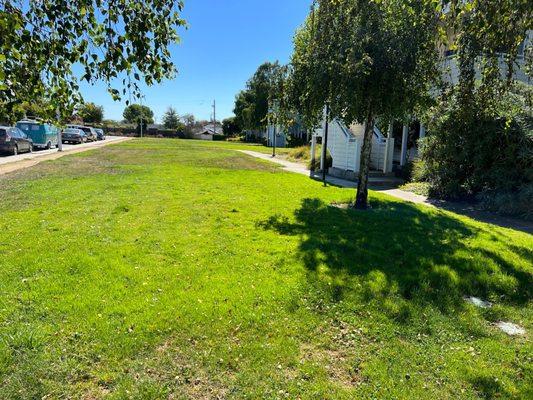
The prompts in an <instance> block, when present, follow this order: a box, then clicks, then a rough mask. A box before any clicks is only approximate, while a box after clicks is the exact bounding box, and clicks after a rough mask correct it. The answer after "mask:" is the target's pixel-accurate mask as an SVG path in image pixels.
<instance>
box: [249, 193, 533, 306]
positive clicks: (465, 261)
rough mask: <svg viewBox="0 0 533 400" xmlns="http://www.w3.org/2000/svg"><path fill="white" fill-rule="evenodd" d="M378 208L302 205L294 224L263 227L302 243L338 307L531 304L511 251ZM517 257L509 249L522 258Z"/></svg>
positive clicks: (457, 228)
mask: <svg viewBox="0 0 533 400" xmlns="http://www.w3.org/2000/svg"><path fill="white" fill-rule="evenodd" d="M372 204H373V206H374V208H373V209H372V210H368V211H357V210H352V209H342V208H339V207H335V206H331V205H328V204H325V203H324V202H322V201H321V200H319V199H304V200H303V202H302V204H301V207H300V208H299V209H297V210H296V211H295V213H294V218H287V217H283V216H279V215H275V216H272V217H270V218H269V219H268V220H266V221H263V222H261V223H259V225H260V226H261V227H262V228H263V229H268V230H274V231H276V232H278V233H280V234H282V235H288V236H295V235H297V236H299V238H300V243H299V248H298V252H297V257H298V258H299V259H300V260H301V261H302V262H303V264H304V265H305V267H306V268H307V269H308V271H309V272H310V274H311V276H312V278H313V279H314V278H316V277H318V276H321V277H325V278H326V279H329V285H333V287H334V295H333V297H334V298H337V299H339V298H342V297H343V296H346V295H349V294H353V293H354V292H358V293H359V294H362V295H363V296H366V299H367V300H372V299H376V298H381V299H386V298H391V296H397V297H400V298H403V299H405V300H410V299H413V298H416V299H417V300H422V301H423V302H429V303H431V304H432V305H434V306H436V307H437V308H439V309H440V310H441V311H443V312H446V313H448V312H453V311H456V310H457V309H458V308H460V307H462V306H463V304H464V301H463V300H462V299H463V296H464V295H476V296H479V297H482V298H489V297H490V296H492V297H494V296H495V295H496V296H503V298H504V299H505V301H507V302H510V303H514V304H524V303H526V302H527V301H529V299H530V298H531V293H530V290H531V289H530V288H531V286H532V285H531V283H532V280H531V277H532V275H531V274H528V273H527V272H525V271H524V270H523V269H520V268H519V267H517V266H515V265H513V264H512V263H511V262H509V261H507V260H505V259H504V258H502V257H501V256H500V255H499V254H498V249H500V248H501V246H506V244H505V243H502V242H494V241H493V240H492V241H491V239H490V236H491V235H490V233H488V232H487V231H485V230H483V229H480V228H477V227H475V226H469V225H466V224H464V223H463V222H462V221H460V220H458V219H455V218H453V217H451V216H449V215H447V214H446V213H443V212H435V211H432V210H428V211H425V210H421V209H419V208H417V207H416V206H414V205H411V204H409V203H403V202H390V201H388V202H383V201H379V200H376V199H374V200H373V203H372ZM485 241H486V242H487V245H490V246H492V247H491V250H487V249H483V248H482V247H484V245H485ZM515 247H516V246H515ZM519 249H522V248H521V247H519ZM519 249H516V248H514V249H513V248H511V247H506V250H507V251H513V252H514V253H520V252H521V254H517V255H520V256H522V257H523V255H524V251H525V250H524V251H522V250H519ZM354 279H357V280H358V285H354ZM333 300H335V299H333Z"/></svg>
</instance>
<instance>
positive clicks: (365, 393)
mask: <svg viewBox="0 0 533 400" xmlns="http://www.w3.org/2000/svg"><path fill="white" fill-rule="evenodd" d="M238 146H239V145H238V144H226V143H200V142H195V141H177V140H164V139H161V140H155V139H152V140H150V139H145V140H134V141H129V142H125V143H122V144H119V145H113V146H109V147H106V148H102V149H99V150H96V151H92V152H87V153H81V154H77V155H71V156H66V157H64V158H61V159H58V160H55V161H51V162H45V163H41V164H39V165H37V166H35V167H33V168H31V169H27V170H23V171H19V172H16V173H13V174H10V175H6V176H2V177H0V204H1V206H2V214H1V216H2V217H1V218H0V294H1V296H0V398H1V399H65V398H72V399H100V398H106V399H108V398H109V399H130V398H131V399H167V398H171V399H211V398H212V399H217V398H218V399H223V398H229V399H243V398H249V399H257V398H266V399H278V398H290V399H297V398H300V399H354V398H379V399H458V398H461V399H463V398H464V399H478V398H507V399H525V398H531V397H532V395H533V391H532V387H533V381H532V377H533V371H532V363H531V359H532V357H533V346H532V345H531V341H530V337H531V332H532V328H533V318H532V316H533V312H532V304H531V299H532V296H531V290H532V283H533V280H532V277H533V267H532V264H533V263H532V262H533V254H532V252H533V250H532V247H533V239H532V237H531V236H530V235H527V234H525V233H521V232H516V231H512V230H507V229H503V228H497V227H494V226H491V225H487V224H482V223H476V222H474V221H472V220H470V219H467V218H464V217H458V216H456V215H454V214H451V213H447V212H442V211H437V210H433V209H430V208H424V207H419V206H415V205H412V204H408V203H403V202H400V201H397V200H394V199H393V198H390V197H386V196H384V195H379V194H377V193H371V202H372V205H373V208H372V209H371V210H369V211H365V212H359V211H354V210H347V209H342V208H338V207H335V206H332V205H331V204H332V203H335V202H336V203H343V202H346V201H348V200H349V199H350V198H351V197H352V196H353V195H354V193H353V191H352V190H343V189H339V188H333V187H328V188H324V187H322V186H321V184H320V183H318V182H314V181H312V180H309V179H307V178H306V177H304V176H299V175H296V174H290V173H286V172H283V171H281V170H280V169H279V168H278V167H276V166H274V165H272V164H269V163H265V162H261V161H258V160H255V159H252V158H251V157H248V156H246V155H243V154H241V153H238V152H236V151H235V150H234V149H236V148H240V147H238ZM465 295H477V296H480V297H482V298H484V299H487V300H490V301H493V302H494V303H495V305H494V307H492V308H490V309H480V308H476V307H474V306H472V305H470V304H469V303H466V302H465V301H464V300H463V296H465ZM500 320H505V321H511V322H514V323H517V324H520V325H521V326H523V327H524V328H526V330H527V335H526V336H525V337H508V336H506V335H505V334H503V333H502V332H500V331H499V330H498V329H497V328H495V327H494V326H493V323H494V322H496V321H500Z"/></svg>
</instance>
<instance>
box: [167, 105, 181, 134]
mask: <svg viewBox="0 0 533 400" xmlns="http://www.w3.org/2000/svg"><path fill="white" fill-rule="evenodd" d="M163 126H164V127H165V128H166V129H177V128H178V127H179V126H181V122H180V117H179V115H178V112H177V111H176V109H174V108H172V107H169V108H168V109H167V111H166V112H165V114H164V115H163Z"/></svg>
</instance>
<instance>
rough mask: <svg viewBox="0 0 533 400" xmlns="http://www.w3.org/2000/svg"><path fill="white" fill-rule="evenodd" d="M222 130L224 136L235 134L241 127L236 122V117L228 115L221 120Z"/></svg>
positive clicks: (239, 131)
mask: <svg viewBox="0 0 533 400" xmlns="http://www.w3.org/2000/svg"><path fill="white" fill-rule="evenodd" d="M222 131H223V132H224V135H226V136H235V135H237V134H239V133H241V131H242V128H241V127H240V126H239V124H238V123H237V118H236V117H230V118H226V119H225V120H223V121H222Z"/></svg>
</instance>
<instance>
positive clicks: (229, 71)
mask: <svg viewBox="0 0 533 400" xmlns="http://www.w3.org/2000/svg"><path fill="white" fill-rule="evenodd" d="M310 4H311V0H185V9H184V11H183V17H184V18H185V19H186V20H187V22H188V24H189V29H188V30H184V29H182V30H181V31H180V34H181V37H182V42H181V44H178V45H174V46H173V47H172V49H171V51H172V58H173V61H174V63H175V65H176V66H177V68H178V76H177V77H176V79H174V80H172V81H165V82H163V83H162V84H160V85H156V86H152V87H145V88H143V94H144V95H145V100H144V104H146V105H148V106H149V107H150V108H151V109H152V110H153V111H154V114H155V116H156V121H157V122H160V121H161V116H162V115H163V113H164V112H165V110H166V109H167V107H168V106H173V107H174V108H176V109H177V111H178V113H180V114H185V113H192V114H194V115H195V116H196V117H197V118H199V119H209V118H210V117H211V113H212V108H211V104H212V102H213V99H216V102H217V119H223V118H226V117H229V116H231V115H232V114H233V112H232V110H233V102H234V98H235V94H236V93H237V92H238V91H239V90H241V89H242V88H244V85H245V83H246V81H247V80H248V78H249V77H250V76H251V75H252V74H253V73H254V72H255V70H256V69H257V67H258V66H259V65H260V64H261V63H263V62H265V61H275V60H279V61H280V62H282V63H286V62H287V61H288V60H289V57H290V55H291V52H292V38H293V35H294V32H295V31H296V29H297V28H298V27H299V26H300V25H301V24H302V23H303V21H304V19H305V17H306V15H307V14H308V12H309V7H310ZM82 93H83V95H84V98H85V100H86V101H92V102H94V103H96V104H99V105H102V106H104V112H105V118H107V119H116V120H121V119H122V111H123V110H124V107H125V103H124V102H114V101H113V100H112V99H111V97H110V96H109V94H108V93H107V91H106V89H105V85H103V84H97V85H95V86H90V85H86V84H85V85H82Z"/></svg>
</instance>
